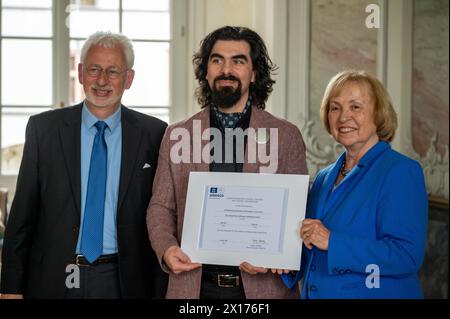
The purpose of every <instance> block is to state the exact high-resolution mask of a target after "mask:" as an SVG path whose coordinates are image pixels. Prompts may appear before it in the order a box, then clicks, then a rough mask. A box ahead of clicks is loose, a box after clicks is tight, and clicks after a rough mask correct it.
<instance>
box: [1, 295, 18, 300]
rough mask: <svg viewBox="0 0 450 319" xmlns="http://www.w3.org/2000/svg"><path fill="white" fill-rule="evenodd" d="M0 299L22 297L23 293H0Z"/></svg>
mask: <svg viewBox="0 0 450 319" xmlns="http://www.w3.org/2000/svg"><path fill="white" fill-rule="evenodd" d="M0 299H23V295H18V294H0Z"/></svg>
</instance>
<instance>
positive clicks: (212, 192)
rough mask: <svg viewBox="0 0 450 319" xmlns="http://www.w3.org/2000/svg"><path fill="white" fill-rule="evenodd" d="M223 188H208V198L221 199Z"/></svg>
mask: <svg viewBox="0 0 450 319" xmlns="http://www.w3.org/2000/svg"><path fill="white" fill-rule="evenodd" d="M223 193H224V192H223V188H222V187H214V186H213V187H210V188H209V198H223V197H224V194H223Z"/></svg>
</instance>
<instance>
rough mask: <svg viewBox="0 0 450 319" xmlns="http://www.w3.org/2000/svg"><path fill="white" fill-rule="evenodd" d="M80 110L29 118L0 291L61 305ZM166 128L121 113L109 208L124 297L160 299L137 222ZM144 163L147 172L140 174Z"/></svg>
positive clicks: (75, 212) (74, 215)
mask: <svg viewBox="0 0 450 319" xmlns="http://www.w3.org/2000/svg"><path fill="white" fill-rule="evenodd" d="M81 110H82V104H79V105H76V106H72V107H67V108H63V109H58V110H53V111H49V112H45V113H41V114H38V115H35V116H32V117H31V118H30V120H29V122H28V125H27V130H26V142H25V147H24V154H23V159H22V164H21V167H20V172H19V177H18V180H17V189H16V194H15V197H14V201H13V203H12V208H11V214H10V218H9V221H8V224H7V227H6V233H5V239H4V247H3V253H2V263H3V267H2V274H1V288H0V289H1V292H2V293H19V294H24V296H25V297H26V298H63V297H64V296H65V292H66V286H65V280H66V277H67V275H68V274H67V273H66V272H65V270H66V266H67V265H68V264H70V263H71V262H72V258H73V255H74V253H75V249H76V245H77V239H78V233H79V230H80V197H81V195H80V192H81V181H80V179H81V177H80V169H81V168H80V138H81V133H80V130H81ZM166 126H167V124H166V123H164V122H163V121H160V120H159V119H156V118H154V117H150V116H146V115H143V114H141V113H138V112H135V111H132V110H130V109H128V108H126V107H124V106H122V159H121V169H120V172H117V174H120V186H119V198H118V208H117V240H118V250H119V276H120V287H121V293H122V296H123V297H124V298H163V297H164V294H165V290H166V284H167V275H166V274H165V273H164V272H163V271H162V270H161V269H160V266H159V263H158V261H157V259H156V257H155V254H154V252H153V250H152V248H151V245H150V242H149V239H148V233H147V228H146V223H145V216H146V208H147V205H148V203H149V200H150V197H151V192H152V184H153V177H154V174H155V170H156V165H157V159H158V151H159V146H160V142H161V138H162V136H163V134H164V131H165V129H166ZM146 163H148V164H150V166H151V167H150V168H146V169H143V167H144V165H145V164H146Z"/></svg>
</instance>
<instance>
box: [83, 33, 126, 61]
mask: <svg viewBox="0 0 450 319" xmlns="http://www.w3.org/2000/svg"><path fill="white" fill-rule="evenodd" d="M93 46H101V47H103V48H108V49H112V48H116V47H120V48H121V49H122V52H123V54H124V55H125V60H126V63H127V67H128V68H129V69H131V68H132V67H133V65H134V50H133V44H132V43H131V40H130V39H129V38H128V37H126V36H125V35H123V34H119V33H112V32H103V31H97V32H95V33H94V34H92V35H91V36H90V37H89V38H88V39H87V40H86V42H85V43H84V45H83V48H82V49H81V58H80V60H81V63H84V60H85V59H86V55H87V53H88V52H89V50H90V49H91V48H92V47H93Z"/></svg>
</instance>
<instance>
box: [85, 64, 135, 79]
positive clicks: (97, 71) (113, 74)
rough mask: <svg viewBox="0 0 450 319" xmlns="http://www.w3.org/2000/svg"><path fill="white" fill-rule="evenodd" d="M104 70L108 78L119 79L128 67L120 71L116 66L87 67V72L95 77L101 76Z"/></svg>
mask: <svg viewBox="0 0 450 319" xmlns="http://www.w3.org/2000/svg"><path fill="white" fill-rule="evenodd" d="M103 71H105V73H106V76H107V77H108V79H110V80H115V79H118V78H119V77H120V75H121V74H122V73H124V72H127V71H128V69H126V70H123V71H120V69H117V68H114V67H111V68H107V69H102V68H101V67H98V66H90V67H88V68H87V69H86V73H87V74H88V75H89V76H90V77H93V78H97V77H99V76H100V75H101V74H102V73H103Z"/></svg>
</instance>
